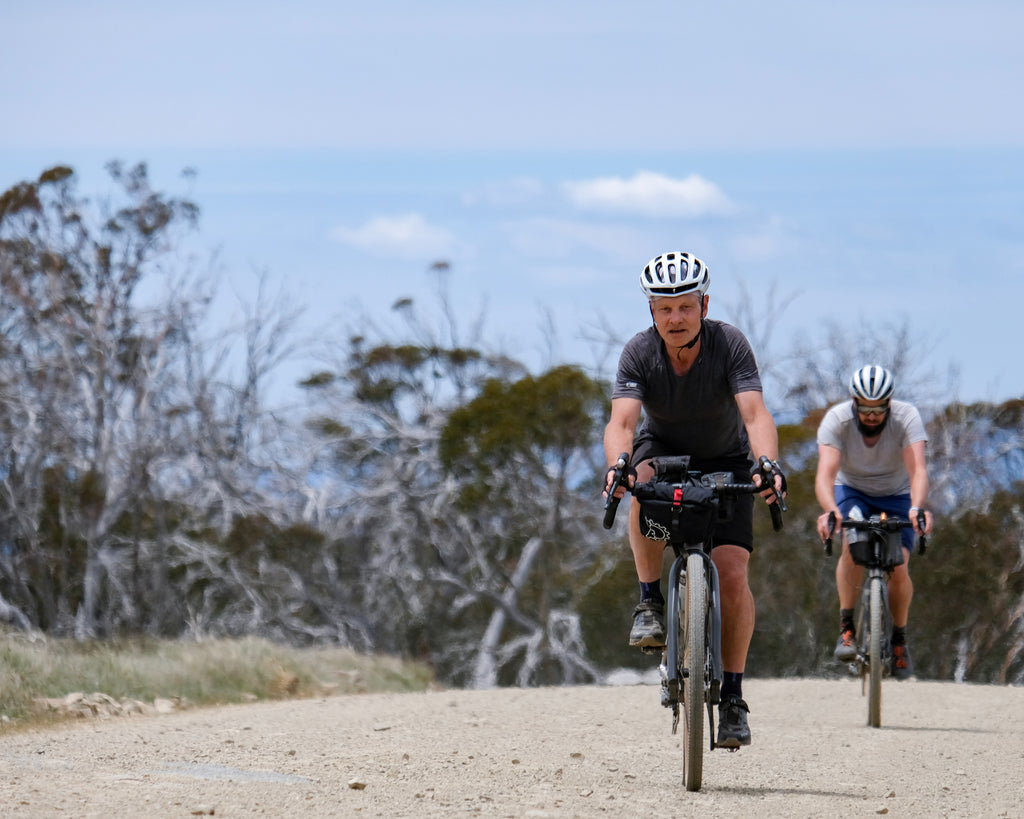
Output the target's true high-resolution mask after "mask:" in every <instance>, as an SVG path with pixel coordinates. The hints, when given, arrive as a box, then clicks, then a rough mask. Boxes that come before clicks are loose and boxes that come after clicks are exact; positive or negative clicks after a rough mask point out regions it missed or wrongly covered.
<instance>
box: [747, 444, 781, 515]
mask: <svg viewBox="0 0 1024 819" xmlns="http://www.w3.org/2000/svg"><path fill="white" fill-rule="evenodd" d="M776 475H778V476H779V477H780V478H781V479H782V481H781V485H780V486H776V485H775V476H776ZM750 477H751V479H753V478H758V479H759V481H760V483H759V485H760V486H763V487H764V489H765V491H763V492H762V493H761V495H762V497H763V498H764V499H765V500H766V501H768V510H769V511H770V512H771V513H772V528H773V529H774V530H775V531H776V532H779V531H781V530H782V513H783V512H785V511H786V499H785V494H786V488H787V487H786V476H785V475H784V474H783V472H782V469H781V468H780V467H779V464H778V462H777V461H773V460H772V459H771V458H769V457H768V456H767V455H762V456H761V457H760V458H758V460H757V465H756V466H755V467H754V468H753V469H752V470H751V471H750ZM772 496H774V497H775V500H770V498H772Z"/></svg>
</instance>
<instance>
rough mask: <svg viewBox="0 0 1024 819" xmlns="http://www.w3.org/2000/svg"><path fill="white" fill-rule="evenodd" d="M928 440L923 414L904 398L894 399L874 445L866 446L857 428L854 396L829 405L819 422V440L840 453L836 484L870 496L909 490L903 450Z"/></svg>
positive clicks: (898, 493) (903, 492)
mask: <svg viewBox="0 0 1024 819" xmlns="http://www.w3.org/2000/svg"><path fill="white" fill-rule="evenodd" d="M927 440H928V434H927V433H926V432H925V429H924V422H923V421H922V420H921V414H920V413H919V412H918V411H917V408H916V407H914V405H913V404H908V403H907V402H905V401H892V402H891V409H890V411H889V419H888V421H887V423H886V425H885V429H883V430H882V434H881V435H880V436H879V439H878V443H876V444H875V445H874V446H870V447H869V446H867V445H866V444H865V443H864V436H863V435H862V434H861V433H860V430H858V429H857V418H856V415H855V414H854V408H853V400H852V399H851V400H849V401H844V402H843V403H841V404H836V405H835V406H834V407H832V408H831V409H829V411H828V412H827V413H825V417H824V418H822V419H821V424H820V425H819V426H818V444H819V445H821V444H824V445H825V446H831V447H835V448H836V449H838V450H839V451H840V453H841V455H840V459H839V472H838V474H837V475H836V484H837V485H838V484H842V485H843V486H850V487H852V488H854V489H857V490H859V491H861V492H863V493H864V494H865V495H870V496H871V497H881V496H885V495H905V494H907V493H908V492H910V475H908V474H907V466H906V464H905V463H904V462H903V450H904V448H905V447H908V446H910V445H911V444H914V443H917V442H918V441H927Z"/></svg>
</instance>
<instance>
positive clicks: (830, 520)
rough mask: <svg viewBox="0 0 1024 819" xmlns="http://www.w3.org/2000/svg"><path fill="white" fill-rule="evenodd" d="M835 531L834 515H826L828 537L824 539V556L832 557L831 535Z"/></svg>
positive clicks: (832, 513)
mask: <svg viewBox="0 0 1024 819" xmlns="http://www.w3.org/2000/svg"><path fill="white" fill-rule="evenodd" d="M835 530H836V513H835V512H829V513H828V537H827V538H825V554H827V555H828V556H829V557H831V556H832V533H833V532H834V531H835Z"/></svg>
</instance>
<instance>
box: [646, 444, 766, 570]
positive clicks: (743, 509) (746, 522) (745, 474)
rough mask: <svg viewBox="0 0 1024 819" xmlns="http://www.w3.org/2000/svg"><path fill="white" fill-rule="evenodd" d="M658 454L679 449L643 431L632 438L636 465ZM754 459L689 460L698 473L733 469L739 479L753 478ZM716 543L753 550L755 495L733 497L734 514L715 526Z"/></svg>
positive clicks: (669, 453) (714, 538) (692, 468)
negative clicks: (751, 475) (671, 448)
mask: <svg viewBox="0 0 1024 819" xmlns="http://www.w3.org/2000/svg"><path fill="white" fill-rule="evenodd" d="M659 455H662V456H665V457H672V456H677V455H679V453H678V452H670V451H669V450H668V449H667V448H665V447H663V446H662V445H661V442H660V441H658V440H657V439H656V438H653V437H651V436H650V435H648V434H646V433H640V434H639V435H637V436H636V438H635V439H634V440H633V457H632V461H633V466H634V467H635V466H636V465H637V464H640V463H643V462H644V461H649V460H650V459H651V458H657V457H658V456H659ZM753 466H754V462H753V461H751V460H750V459H749V458H721V459H710V460H700V459H697V458H691V459H690V469H691V470H693V471H695V472H732V473H733V474H734V475H735V476H736V481H737V482H738V483H739V482H744V481H748V480H749V479H750V470H751V469H752V468H753ZM712 543H713V544H714V546H724V545H733V546H739V547H740V548H742V549H746V550H747V551H748V552H753V551H754V495H739V496H737V497H735V498H734V499H733V504H732V517H731V519H730V520H727V521H719V522H718V523H717V524H716V525H715V534H714V536H713V537H712Z"/></svg>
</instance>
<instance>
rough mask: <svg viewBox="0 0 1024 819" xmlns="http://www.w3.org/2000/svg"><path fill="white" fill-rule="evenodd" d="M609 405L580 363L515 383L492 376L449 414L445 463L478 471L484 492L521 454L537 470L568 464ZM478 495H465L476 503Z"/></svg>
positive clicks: (444, 435)
mask: <svg viewBox="0 0 1024 819" xmlns="http://www.w3.org/2000/svg"><path fill="white" fill-rule="evenodd" d="M604 404H605V394H604V388H603V386H602V385H601V384H600V383H599V382H597V381H595V380H594V379H592V378H590V377H589V376H587V375H586V374H585V373H584V372H583V371H582V370H580V369H579V368H577V367H570V366H561V367H555V368H554V369H551V370H548V371H547V372H545V373H543V374H542V375H540V376H526V377H523V378H520V379H519V380H517V381H514V382H511V383H510V382H506V381H502V380H499V379H496V378H492V379H490V380H488V381H487V382H486V383H485V384H484V385H483V388H482V389H481V390H480V393H479V394H478V395H477V396H476V397H475V398H474V399H473V400H471V401H469V402H468V403H466V404H464V405H463V406H461V407H458V408H457V409H455V410H453V411H452V412H451V413H449V415H448V418H447V421H446V422H445V425H444V429H443V430H442V432H441V439H440V448H439V453H440V457H441V462H442V464H443V465H444V468H445V469H446V470H447V471H449V472H454V471H460V472H463V473H468V474H471V475H474V476H476V478H477V480H478V481H479V486H480V489H481V491H482V492H486V491H487V490H488V489H489V488H490V487H491V486H492V484H493V482H494V479H495V473H497V472H499V471H500V470H502V469H504V468H506V467H508V466H510V465H511V464H512V463H513V461H515V460H516V459H517V458H519V459H522V458H525V459H526V462H527V463H529V464H530V465H531V466H533V467H534V468H535V469H537V470H538V472H542V471H543V470H544V466H545V464H546V463H548V462H553V463H564V462H565V461H567V460H568V458H569V456H570V453H572V452H573V451H574V450H577V449H579V448H580V447H581V446H585V445H586V443H587V442H588V441H591V440H593V438H594V435H595V428H596V426H597V423H598V417H599V413H600V412H601V411H602V409H603V407H604ZM478 497H479V496H478V495H477V494H476V493H473V494H472V495H471V496H466V500H467V501H468V502H471V503H472V502H476V501H477V500H478Z"/></svg>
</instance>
